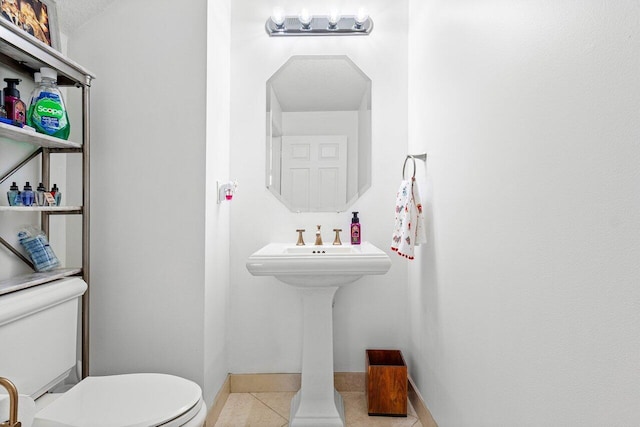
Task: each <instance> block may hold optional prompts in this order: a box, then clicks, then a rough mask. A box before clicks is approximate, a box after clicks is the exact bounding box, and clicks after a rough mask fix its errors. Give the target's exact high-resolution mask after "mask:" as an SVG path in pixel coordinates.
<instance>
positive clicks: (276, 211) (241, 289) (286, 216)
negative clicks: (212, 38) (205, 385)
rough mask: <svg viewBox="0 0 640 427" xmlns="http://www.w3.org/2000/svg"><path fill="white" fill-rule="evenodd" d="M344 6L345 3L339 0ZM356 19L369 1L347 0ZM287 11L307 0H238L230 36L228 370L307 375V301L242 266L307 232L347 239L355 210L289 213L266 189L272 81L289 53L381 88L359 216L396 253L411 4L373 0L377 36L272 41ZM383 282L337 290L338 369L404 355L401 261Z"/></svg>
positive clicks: (365, 229) (315, 5) (317, 9)
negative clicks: (384, 351)
mask: <svg viewBox="0 0 640 427" xmlns="http://www.w3.org/2000/svg"><path fill="white" fill-rule="evenodd" d="M332 4H333V2H327V1H320V0H313V1H309V2H307V3H305V5H304V6H306V7H308V8H309V10H310V11H311V12H312V13H317V14H322V13H328V11H329V9H330V7H331V6H332ZM336 4H337V2H336ZM341 5H342V10H343V11H344V13H349V12H351V13H355V11H357V9H358V7H359V6H361V3H360V2H356V1H344V2H341ZM276 6H282V7H283V8H285V11H287V12H288V13H290V14H293V13H297V11H298V9H299V8H300V7H301V5H300V3H299V2H295V1H292V0H289V1H284V2H282V1H275V0H273V1H267V2H256V1H253V0H235V1H234V2H233V4H232V9H231V11H232V14H231V16H232V33H231V76H232V78H231V173H232V175H233V177H234V178H237V179H238V181H239V184H240V186H239V191H238V195H237V197H236V200H234V201H233V202H232V210H231V237H230V260H231V266H230V276H231V291H230V293H231V305H230V308H229V334H228V338H229V346H230V347H229V367H230V371H231V372H234V373H248V372H300V357H301V348H302V325H301V320H302V311H301V299H300V296H299V294H298V293H297V291H296V290H295V289H294V288H292V287H290V286H288V285H285V284H283V283H280V282H278V281H277V280H276V279H274V278H268V277H253V276H251V275H250V274H249V273H248V272H247V270H246V267H245V262H246V259H247V257H248V256H249V255H251V253H253V252H254V251H256V250H257V249H259V248H260V247H262V246H264V245H265V244H267V243H269V242H272V241H280V242H295V241H296V232H295V229H296V228H305V229H306V230H307V232H306V235H305V237H306V240H307V242H311V243H313V231H314V230H315V225H316V224H321V225H322V229H323V231H324V233H323V237H324V239H325V240H330V239H332V232H331V229H333V228H337V227H340V228H342V229H343V230H345V232H344V233H343V241H348V240H347V236H348V233H347V232H346V230H347V229H348V226H349V224H350V218H351V213H350V212H343V213H339V214H335V213H324V214H318V213H303V214H294V213H291V212H289V211H288V210H287V209H286V208H285V207H284V206H283V205H282V204H281V203H280V202H279V201H278V200H276V198H275V197H274V196H273V195H272V194H271V193H270V192H269V191H268V190H267V188H266V187H265V182H264V176H265V164H264V163H265V145H266V143H265V136H264V129H265V108H266V100H265V84H266V81H267V80H268V79H269V78H270V77H271V76H272V75H273V73H274V72H275V71H276V70H277V69H278V68H280V66H282V64H284V63H285V62H286V61H287V59H289V57H290V56H292V55H303V54H304V55H309V54H318V55H345V54H346V55H347V56H349V58H351V59H352V60H353V61H354V62H355V63H356V64H357V65H358V67H359V68H360V69H362V70H363V71H364V73H365V74H367V75H368V76H369V77H370V78H371V80H372V81H373V89H372V90H373V95H372V98H373V107H372V115H373V117H372V122H373V131H372V132H373V137H372V139H373V164H374V167H375V168H376V169H375V170H376V173H375V174H374V175H373V179H372V181H373V182H372V185H371V188H370V189H369V191H367V192H366V193H365V194H364V195H363V196H362V197H361V198H360V199H359V200H358V201H357V202H356V203H355V204H354V205H353V206H352V208H353V210H358V211H360V212H361V214H360V218H361V223H362V236H363V239H364V240H368V241H371V242H372V243H373V244H375V245H376V246H378V247H380V248H382V249H384V250H386V251H388V252H389V253H391V251H390V250H389V246H390V239H391V232H392V229H393V220H394V218H393V216H394V207H393V206H394V201H395V194H396V190H397V186H398V184H399V180H400V173H401V169H402V161H403V159H404V156H405V155H406V141H407V119H406V114H407V108H406V107H407V84H406V77H407V67H406V64H407V49H406V47H407V34H406V32H405V30H404V29H406V27H405V25H404V23H405V18H406V14H407V2H406V1H399V2H393V3H389V2H387V1H385V0H375V1H369V2H368V4H367V6H368V8H369V11H370V14H371V16H372V17H373V19H374V21H375V29H374V31H373V32H372V34H371V35H370V36H368V37H311V38H300V37H295V38H270V37H268V36H267V35H266V33H265V30H264V24H265V21H266V20H267V18H268V17H269V15H270V14H271V11H272V10H273V8H274V7H276ZM392 260H393V265H392V267H391V270H390V271H389V273H388V274H387V275H386V276H371V277H369V278H364V279H361V280H360V281H358V282H356V283H354V284H352V285H349V286H348V287H345V288H343V289H341V290H340V291H338V293H337V295H336V302H335V307H334V343H335V344H334V346H335V347H334V348H335V350H334V352H335V370H336V371H363V370H364V350H365V349H366V348H370V347H381V348H383V347H391V348H404V346H405V344H406V336H407V335H406V333H405V327H406V324H407V320H408V318H407V314H406V299H407V295H406V280H407V278H406V268H405V263H406V261H405V260H404V259H401V258H400V257H398V256H396V255H392Z"/></svg>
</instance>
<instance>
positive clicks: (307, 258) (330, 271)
mask: <svg viewBox="0 0 640 427" xmlns="http://www.w3.org/2000/svg"><path fill="white" fill-rule="evenodd" d="M390 267H391V260H390V259H389V256H388V255H387V254H386V253H385V252H384V251H382V250H380V249H378V248H377V247H375V246H374V245H372V244H371V243H369V242H363V243H362V244H361V245H341V246H333V245H322V246H312V245H308V246H296V245H295V244H289V243H271V244H268V245H267V246H265V247H263V248H262V249H260V250H258V251H257V252H255V253H254V254H252V255H251V256H250V257H249V259H248V260H247V270H249V272H250V273H251V274H253V275H254V276H275V277H276V278H277V279H278V280H280V281H282V282H284V283H287V284H289V285H293V286H302V287H317V286H342V285H346V284H348V283H351V282H355V281H356V280H358V279H359V278H361V277H362V276H364V275H371V274H376V275H377V274H385V273H386V272H387V271H389V268H390Z"/></svg>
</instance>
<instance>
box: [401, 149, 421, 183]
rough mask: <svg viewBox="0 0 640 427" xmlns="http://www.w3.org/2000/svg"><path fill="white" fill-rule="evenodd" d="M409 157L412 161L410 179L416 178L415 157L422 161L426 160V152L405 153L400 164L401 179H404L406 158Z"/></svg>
mask: <svg viewBox="0 0 640 427" xmlns="http://www.w3.org/2000/svg"><path fill="white" fill-rule="evenodd" d="M409 159H411V161H412V162H413V175H412V176H411V179H415V178H416V159H419V160H422V161H423V162H426V161H427V153H423V154H407V157H406V158H405V159H404V165H403V166H402V179H404V173H405V169H406V168H407V160H409Z"/></svg>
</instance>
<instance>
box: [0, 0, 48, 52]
mask: <svg viewBox="0 0 640 427" xmlns="http://www.w3.org/2000/svg"><path fill="white" fill-rule="evenodd" d="M0 5H1V8H0V19H3V20H5V21H8V22H9V23H10V25H14V26H15V27H17V28H18V29H20V30H21V31H23V32H25V33H26V34H28V35H29V36H30V37H33V38H35V39H37V40H39V41H40V42H42V43H44V44H46V45H47V46H50V47H52V48H53V49H56V50H57V51H60V33H59V31H58V14H57V10H56V3H55V1H54V0H0Z"/></svg>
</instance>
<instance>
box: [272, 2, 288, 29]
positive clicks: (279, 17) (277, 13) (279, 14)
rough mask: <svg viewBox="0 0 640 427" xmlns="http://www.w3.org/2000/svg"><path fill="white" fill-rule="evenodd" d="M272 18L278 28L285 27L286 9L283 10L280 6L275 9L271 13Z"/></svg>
mask: <svg viewBox="0 0 640 427" xmlns="http://www.w3.org/2000/svg"><path fill="white" fill-rule="evenodd" d="M271 20H272V21H273V23H274V24H276V28H278V29H282V28H284V20H285V15H284V10H282V8H279V7H278V8H275V9H273V12H272V13H271Z"/></svg>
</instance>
